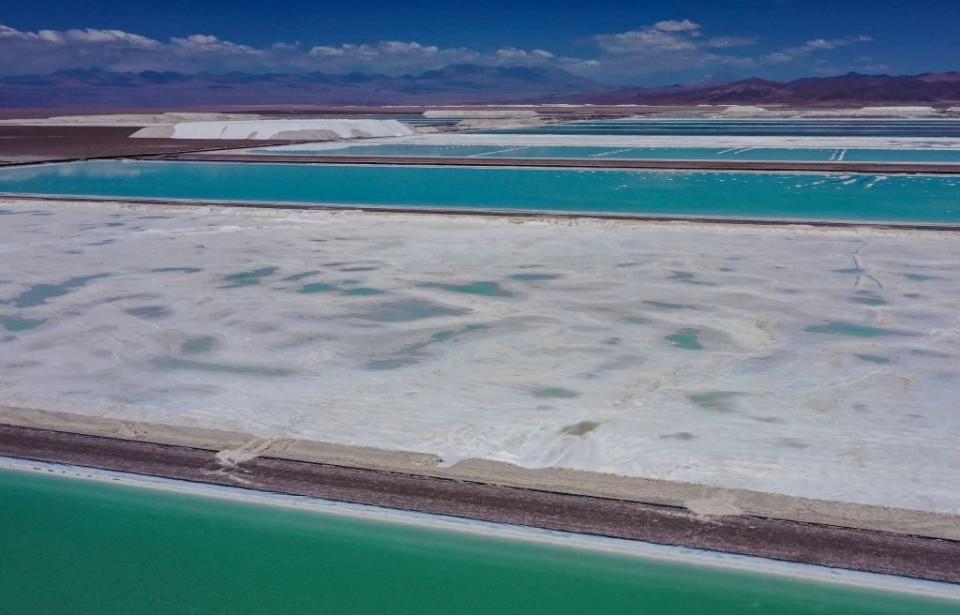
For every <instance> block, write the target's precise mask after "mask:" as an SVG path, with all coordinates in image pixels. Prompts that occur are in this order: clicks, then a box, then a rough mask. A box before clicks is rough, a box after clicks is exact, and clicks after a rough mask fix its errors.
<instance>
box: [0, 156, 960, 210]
mask: <svg viewBox="0 0 960 615" xmlns="http://www.w3.org/2000/svg"><path fill="white" fill-rule="evenodd" d="M0 192H6V193H30V194H47V195H83V196H99V197H104V198H110V197H128V198H154V199H186V200H224V201H253V202H291V203H303V204H308V205H309V204H316V205H340V206H375V207H423V208H447V209H471V210H511V211H518V210H522V211H556V212H582V213H595V214H651V215H686V216H701V215H702V216H721V217H733V218H781V219H783V218H787V219H845V220H873V221H878V220H879V221H911V222H931V223H933V222H938V223H951V222H954V223H955V222H958V221H960V178H955V177H950V176H923V175H904V176H889V177H885V176H872V175H842V174H813V173H803V174H801V173H731V172H699V171H698V172H691V171H635V170H583V169H518V168H463V167H456V168H451V167H410V166H361V165H356V166H352V165H329V166H328V165H310V164H304V165H297V164H271V163H206V162H150V161H135V162H133V161H126V162H124V161H95V162H81V163H68V164H51V165H42V166H32V167H17V168H8V169H0Z"/></svg>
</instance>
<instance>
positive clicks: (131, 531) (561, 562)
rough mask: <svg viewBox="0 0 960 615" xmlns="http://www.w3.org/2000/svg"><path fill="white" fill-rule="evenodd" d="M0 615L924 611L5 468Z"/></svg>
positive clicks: (791, 579) (782, 583)
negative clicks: (78, 614) (12, 614)
mask: <svg viewBox="0 0 960 615" xmlns="http://www.w3.org/2000/svg"><path fill="white" fill-rule="evenodd" d="M0 491H2V493H3V494H4V499H3V505H2V506H0V544H2V545H3V547H4V554H3V555H4V556H3V558H2V559H0V596H2V598H0V612H3V613H17V614H21V615H26V614H33V613H37V614H38V615H39V614H49V613H81V614H88V613H89V614H91V615H93V614H96V615H108V614H113V613H117V614H124V615H127V614H129V613H138V614H144V615H149V614H153V613H157V614H161V613H162V614H163V615H170V614H176V613H184V614H188V613H189V614H193V613H222V614H224V615H238V614H244V613H256V614H264V613H350V614H362V613H378V614H379V613H398V614H402V613H411V614H417V615H419V614H423V613H462V614H472V613H477V614H481V613H503V614H513V613H517V614H523V615H535V614H538V613H543V614H550V615H556V614H562V613H571V614H572V613H595V612H604V613H631V614H638V615H655V614H659V615H668V614H678V615H679V614H687V613H711V614H715V615H734V614H740V613H770V614H777V615H801V614H807V613H820V614H823V615H834V614H836V615H841V614H842V615H852V614H864V615H866V614H871V615H895V614H896V615H927V614H932V613H949V612H956V609H957V608H958V603H957V602H956V601H953V600H949V599H945V598H936V597H933V596H925V595H922V594H911V593H898V592H895V591H883V590H881V589H879V588H877V587H866V586H857V585H853V584H843V583H828V582H822V581H817V580H813V579H810V578H804V577H800V576H787V575H778V574H766V573H761V572H753V571H749V570H744V569H740V568H736V567H733V566H726V567H720V566H705V565H698V564H695V563H689V562H685V561H682V560H677V561H670V560H664V559H654V558H649V557H640V556H632V555H627V554H622V553H617V552H611V551H602V550H592V549H591V550H588V549H580V548H572V547H569V546H565V545H562V544H553V543H546V542H535V541H528V540H515V539H509V538H506V537H503V536H496V535H487V534H480V533H468V532H463V531H451V530H449V529H443V528H436V527H428V526H425V525H413V524H409V523H397V522H389V521H380V520H374V519H369V518H360V517H356V516H344V515H334V514H329V513H323V512H315V511H312V510H304V509H297V508H287V507H279V506H265V505H262V504H254V503H248V502H244V501H236V500H227V499H214V498H208V497H201V496H195V495H188V494H184V493H177V492H172V491H162V490H157V489H144V488H141V487H133V486H129V485H123V484H111V483H108V482H98V481H89V480H79V479H74V478H67V477H63V476H56V475H44V474H40V473H35V472H18V471H10V470H0Z"/></svg>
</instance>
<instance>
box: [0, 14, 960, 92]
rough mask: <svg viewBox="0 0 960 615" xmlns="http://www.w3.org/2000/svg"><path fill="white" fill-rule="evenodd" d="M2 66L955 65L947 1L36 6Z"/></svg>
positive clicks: (9, 31) (956, 37)
mask: <svg viewBox="0 0 960 615" xmlns="http://www.w3.org/2000/svg"><path fill="white" fill-rule="evenodd" d="M0 26H2V27H0V72H2V73H7V74H11V73H14V74H15V73H20V74H23V73H34V72H41V73H42V72H49V71H52V70H60V69H65V68H105V69H111V70H146V69H154V70H165V69H169V70H180V71H186V72H191V71H199V70H213V71H221V72H223V71H229V70H247V71H257V72H263V71H286V70H289V71H303V70H320V71H325V72H349V71H353V70H360V71H371V72H385V73H388V74H405V73H417V72H420V71H423V70H428V69H433V68H441V67H442V66H444V65H448V64H453V63H460V62H471V63H479V64H492V65H508V64H509V65H513V64H529V65H550V66H556V67H558V68H562V69H564V70H568V71H569V72H572V73H575V74H578V75H582V76H585V77H589V78H592V79H597V80H600V81H603V82H607V83H613V84H645V85H656V84H665V83H675V82H690V81H699V80H705V79H728V78H738V77H748V76H755V75H756V76H764V77H770V78H778V79H787V78H795V77H802V76H816V75H827V74H838V73H844V72H848V71H851V70H855V71H859V72H872V73H877V72H885V73H917V72H926V71H945V70H956V69H960V42H958V41H960V2H958V1H957V0H953V1H941V0H930V1H926V2H922V3H921V2H915V3H908V2H891V1H883V0H879V1H875V2H864V1H853V0H847V1H844V0H835V1H833V2H824V1H818V0H808V1H799V0H746V1H740V2H717V1H714V2H707V1H700V2H694V1H687V2H667V1H663V2H658V3H639V2H629V1H612V0H594V1H592V2H582V1H581V2H546V1H541V0H536V1H526V2H524V1H522V0H513V1H512V2H505V1H500V0H494V1H484V2H456V1H453V2H449V1H448V2H427V1H416V0H411V1H408V2H379V1H368V2H349V1H345V2H317V1H316V0H314V1H312V2H308V1H304V0H286V1H284V2H273V3H266V2H262V1H260V2H244V1H242V0H238V1H236V2H226V1H201V0H193V1H187V0H165V1H163V2H156V3H149V4H146V3H138V2H129V1H127V2H118V1H116V0H83V1H77V0H69V1H66V0H60V1H49V0H33V1H20V2H7V3H4V7H3V8H0Z"/></svg>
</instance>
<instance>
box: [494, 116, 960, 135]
mask: <svg viewBox="0 0 960 615" xmlns="http://www.w3.org/2000/svg"><path fill="white" fill-rule="evenodd" d="M477 132H482V133H485V134H551V135H676V136H679V135H685V136H686V135H706V136H769V137H776V136H787V137H792V136H807V137H958V136H960V120H956V119H935V120H921V119H916V120H909V119H908V120H898V119H863V120H851V119H799V120H789V119H773V120H761V119H722V118H721V119H617V120H597V121H594V120H589V121H582V122H567V123H562V124H549V125H546V126H537V127H532V128H515V129H506V130H485V131H477Z"/></svg>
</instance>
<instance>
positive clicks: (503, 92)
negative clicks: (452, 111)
mask: <svg viewBox="0 0 960 615" xmlns="http://www.w3.org/2000/svg"><path fill="white" fill-rule="evenodd" d="M510 102H528V103H533V102H565V103H594V104H631V103H634V104H661V105H663V104H676V105H698V104H717V105H729V104H739V105H758V104H787V105H798V106H851V105H865V104H866V105H869V104H880V105H882V104H933V103H954V104H958V103H960V72H948V73H936V74H933V73H926V74H922V75H901V76H890V75H861V74H857V73H849V74H847V75H843V76H839V77H813V78H807V79H797V80H795V81H789V82H778V81H769V80H767V79H759V78H753V79H745V80H741V81H733V82H730V83H716V82H715V81H712V82H709V83H699V84H692V85H675V86H670V87H656V88H649V87H628V88H617V89H609V88H606V89H605V88H603V87H602V86H601V85H599V84H598V83H597V82H595V81H591V80H589V79H585V78H583V77H578V76H576V75H572V74H570V73H568V72H566V71H564V70H562V69H559V68H556V67H529V66H499V67H493V66H480V65H475V64H458V65H453V66H448V67H446V68H443V69H440V70H431V71H427V72H424V73H421V74H419V75H404V76H400V77H392V76H388V75H383V74H379V73H349V74H345V75H332V74H326V73H319V72H311V73H266V74H252V73H238V72H234V73H226V74H215V73H197V74H183V73H176V72H157V71H144V72H139V73H127V72H124V73H121V72H108V71H101V70H68V71H60V72H57V73H52V74H49V75H28V76H15V77H14V76H11V77H0V106H5V107H35V106H45V107H91V106H113V107H119V106H124V107H169V106H211V105H212V106H216V105H221V106H225V105H251V104H317V105H404V104H457V103H461V104H472V103H475V104H482V103H510Z"/></svg>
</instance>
